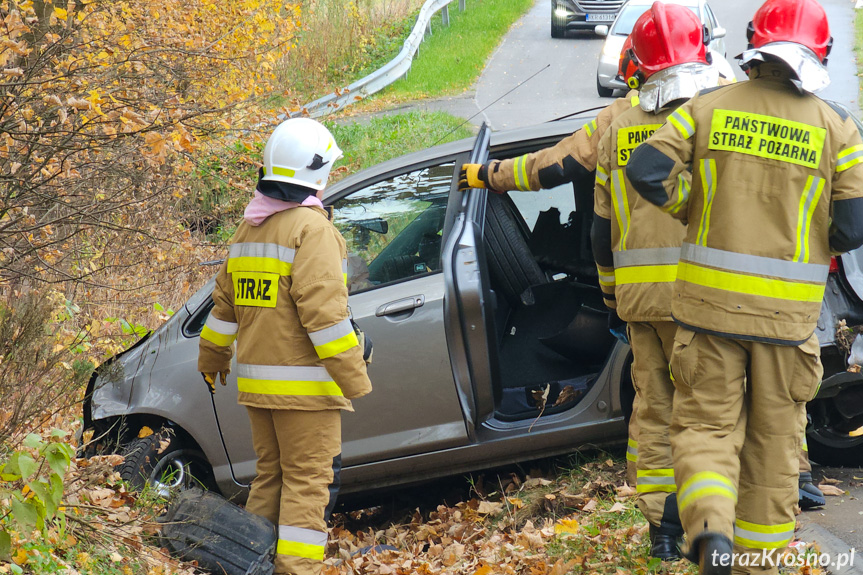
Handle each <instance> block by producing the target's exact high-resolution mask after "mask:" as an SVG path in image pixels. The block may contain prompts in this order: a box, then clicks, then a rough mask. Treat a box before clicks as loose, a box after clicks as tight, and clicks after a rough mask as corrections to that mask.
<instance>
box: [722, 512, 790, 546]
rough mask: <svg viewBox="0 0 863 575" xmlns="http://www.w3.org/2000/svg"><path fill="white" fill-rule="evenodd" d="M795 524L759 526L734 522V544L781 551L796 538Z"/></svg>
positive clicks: (740, 520)
mask: <svg viewBox="0 0 863 575" xmlns="http://www.w3.org/2000/svg"><path fill="white" fill-rule="evenodd" d="M794 527H795V522H794V521H789V522H788V523H780V524H778V525H759V524H758V523H749V522H748V521H743V520H742V519H737V520H735V522H734V542H735V543H737V544H738V545H742V546H743V547H749V548H750V549H780V548H782V547H785V546H786V545H788V544H789V543H790V542H791V539H793V537H794Z"/></svg>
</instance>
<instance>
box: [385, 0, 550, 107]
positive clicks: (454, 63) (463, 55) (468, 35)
mask: <svg viewBox="0 0 863 575" xmlns="http://www.w3.org/2000/svg"><path fill="white" fill-rule="evenodd" d="M532 5H533V0H467V9H466V10H465V11H464V12H459V10H458V3H456V2H453V3H452V4H451V5H450V9H449V15H450V25H449V27H448V28H445V27H444V26H443V22H442V15H441V14H440V13H438V14H437V15H435V17H434V18H432V32H433V33H432V35H431V36H429V37H427V38H426V40H425V42H423V43H422V45H421V46H420V51H419V55H418V56H417V57H416V58H415V59H414V61H413V64H412V66H411V69H410V72H408V75H407V77H406V78H403V79H401V80H399V81H397V82H396V83H395V84H393V85H392V86H390V87H389V88H387V89H386V90H385V91H384V92H383V95H384V97H387V96H389V97H395V98H396V99H399V100H402V99H404V100H408V99H415V98H431V97H437V96H444V95H449V94H455V93H459V92H463V91H464V90H466V89H467V88H469V87H470V86H471V85H472V84H473V83H474V81H475V80H476V79H477V78H478V77H479V75H480V74H481V73H482V70H483V68H484V67H485V63H486V60H488V57H489V55H490V54H491V53H492V51H493V50H494V49H495V48H496V47H497V45H498V44H499V43H500V41H501V38H503V36H504V34H506V33H507V32H508V31H509V29H510V26H512V24H513V23H514V22H515V21H517V20H518V19H519V18H520V17H521V16H522V15H523V14H524V13H525V12H526V11H527V10H528V9H529V8H530V7H531V6H532Z"/></svg>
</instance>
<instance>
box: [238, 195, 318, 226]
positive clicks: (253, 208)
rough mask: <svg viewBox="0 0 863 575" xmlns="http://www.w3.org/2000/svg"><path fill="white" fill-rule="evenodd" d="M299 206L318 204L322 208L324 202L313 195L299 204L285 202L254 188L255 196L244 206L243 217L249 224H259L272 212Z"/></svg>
mask: <svg viewBox="0 0 863 575" xmlns="http://www.w3.org/2000/svg"><path fill="white" fill-rule="evenodd" d="M299 206H318V207H319V208H323V207H324V204H323V203H321V200H319V199H318V198H317V197H315V196H309V197H308V198H306V199H305V200H303V203H302V204H299V203H297V202H285V201H283V200H277V199H275V198H270V197H268V196H265V195H264V194H262V193H261V192H259V191H258V190H255V197H254V198H252V201H251V202H249V205H248V206H246V211H245V212H244V213H243V219H245V220H246V221H247V222H248V223H249V225H252V226H259V225H261V224H262V223H264V220H266V219H267V218H269V217H270V216H272V215H273V214H276V213H278V212H281V211H284V210H289V209H291V208H297V207H299Z"/></svg>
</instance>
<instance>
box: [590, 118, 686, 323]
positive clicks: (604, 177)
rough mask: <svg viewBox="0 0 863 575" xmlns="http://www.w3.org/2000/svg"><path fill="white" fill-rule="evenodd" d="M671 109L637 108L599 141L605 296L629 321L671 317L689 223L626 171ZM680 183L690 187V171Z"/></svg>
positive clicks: (597, 198)
mask: <svg viewBox="0 0 863 575" xmlns="http://www.w3.org/2000/svg"><path fill="white" fill-rule="evenodd" d="M672 111H674V109H673V108H670V109H667V110H663V111H662V112H660V113H658V114H653V113H650V112H645V111H644V110H642V109H641V107H639V106H636V107H634V108H632V109H630V110H627V111H626V112H624V113H623V114H621V115H620V116H619V117H618V118H617V119H616V120H615V121H614V122H612V124H611V126H610V127H609V128H608V131H606V133H605V135H604V136H603V137H602V140H600V142H599V153H598V163H597V165H596V189H595V192H594V212H595V217H594V226H593V242H592V244H593V251H594V258H595V259H596V265H597V269H598V270H599V284H600V287H601V288H602V294H603V298H604V299H605V302H606V304H607V305H608V306H609V307H610V308H612V309H616V310H617V314H618V315H619V316H620V318H621V319H622V320H624V321H640V322H648V321H670V320H671V290H672V286H673V285H674V280H675V278H676V276H677V260H678V259H679V258H680V244H681V243H682V242H683V237H684V235H685V234H686V227H685V226H684V225H683V224H682V223H681V222H680V221H678V220H676V219H674V218H673V217H671V216H669V215H668V214H665V213H663V212H661V211H660V210H657V209H656V206H654V205H653V204H651V203H650V202H648V201H647V200H645V199H644V198H642V197H641V196H639V195H638V194H637V193H636V192H635V190H634V189H632V186H631V185H630V183H629V180H628V179H627V178H626V174H625V169H626V165H627V163H629V157H630V155H631V154H632V151H633V150H634V149H635V148H636V147H637V146H638V145H639V144H641V143H642V142H644V141H645V140H647V138H649V137H650V136H651V135H652V134H653V133H654V132H655V131H656V130H658V129H659V127H660V126H662V124H663V123H665V118H666V117H668V115H669V114H671V112H672ZM679 185H680V186H686V187H687V188H688V187H689V185H690V184H689V173H688V172H681V174H680V176H679ZM609 248H610V249H609Z"/></svg>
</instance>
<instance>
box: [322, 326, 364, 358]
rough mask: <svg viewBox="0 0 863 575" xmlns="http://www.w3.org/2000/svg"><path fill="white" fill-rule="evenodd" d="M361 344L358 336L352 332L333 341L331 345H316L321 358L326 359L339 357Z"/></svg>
mask: <svg viewBox="0 0 863 575" xmlns="http://www.w3.org/2000/svg"><path fill="white" fill-rule="evenodd" d="M359 344H360V343H359V341H358V340H357V334H355V333H354V332H351V333H349V334H348V335H346V336H343V337H340V338H339V339H337V340H335V341H331V342H330V343H325V344H324V345H316V346H315V351H316V352H317V353H318V357H319V358H321V359H326V358H328V357H333V356H334V355H338V354H340V353H342V352H343V351H347V350H349V349H351V348H352V347H356V346H358V345H359Z"/></svg>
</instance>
